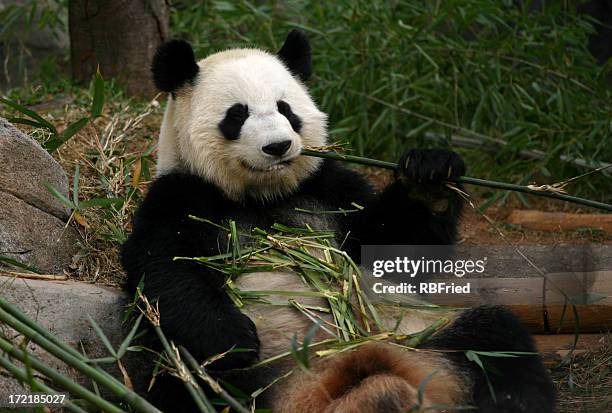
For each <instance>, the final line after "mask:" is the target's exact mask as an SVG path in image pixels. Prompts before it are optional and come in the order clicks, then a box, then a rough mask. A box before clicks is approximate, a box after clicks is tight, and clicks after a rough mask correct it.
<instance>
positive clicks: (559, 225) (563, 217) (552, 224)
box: [506, 209, 612, 233]
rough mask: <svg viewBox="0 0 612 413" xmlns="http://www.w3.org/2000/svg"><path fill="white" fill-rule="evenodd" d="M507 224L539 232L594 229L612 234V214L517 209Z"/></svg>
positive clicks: (509, 217) (507, 220)
mask: <svg viewBox="0 0 612 413" xmlns="http://www.w3.org/2000/svg"><path fill="white" fill-rule="evenodd" d="M506 222H508V223H509V224H513V225H520V226H522V227H525V228H529V229H535V230H538V231H568V230H574V229H579V228H593V229H598V230H602V231H605V232H607V233H612V214H572V213H568V212H543V211H535V210H521V209H515V210H514V211H512V212H511V213H510V215H509V216H508V218H507V219H506Z"/></svg>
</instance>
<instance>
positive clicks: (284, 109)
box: [276, 100, 302, 133]
mask: <svg viewBox="0 0 612 413" xmlns="http://www.w3.org/2000/svg"><path fill="white" fill-rule="evenodd" d="M276 107H277V108H278V112H279V113H280V114H281V115H283V116H284V117H286V118H287V120H288V121H289V123H290V124H291V128H293V130H294V131H295V132H296V133H300V131H301V130H302V119H300V117H299V116H298V115H296V114H295V113H293V111H292V110H291V106H290V105H289V104H288V103H287V102H285V101H284V100H279V101H278V102H276Z"/></svg>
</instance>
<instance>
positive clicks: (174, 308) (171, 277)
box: [121, 174, 259, 369]
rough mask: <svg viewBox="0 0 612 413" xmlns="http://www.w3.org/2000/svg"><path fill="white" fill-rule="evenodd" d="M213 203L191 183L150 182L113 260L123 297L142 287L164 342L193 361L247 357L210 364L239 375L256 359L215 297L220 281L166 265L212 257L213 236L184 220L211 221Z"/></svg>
mask: <svg viewBox="0 0 612 413" xmlns="http://www.w3.org/2000/svg"><path fill="white" fill-rule="evenodd" d="M221 202H223V201H222V199H220V196H219V195H218V194H216V192H215V191H214V190H213V189H211V188H209V187H208V186H207V185H205V184H204V183H203V182H202V181H201V180H199V179H198V178H196V177H192V176H187V175H178V174H172V175H167V176H164V177H162V178H160V179H158V180H157V181H155V182H154V183H153V185H152V187H151V189H150V190H149V193H148V195H147V196H146V198H145V200H144V201H143V203H142V204H141V206H140V208H139V210H138V212H137V215H136V218H135V221H134V229H133V232H132V234H131V235H130V237H129V239H128V240H127V241H126V242H125V244H124V245H123V247H122V251H121V252H122V257H121V258H122V264H123V267H124V269H125V270H126V272H127V276H128V290H129V291H130V293H132V294H133V293H134V292H135V290H136V288H137V286H138V284H139V282H140V281H141V279H142V280H143V284H144V285H143V293H144V295H145V296H146V297H147V298H148V299H149V300H150V301H151V302H154V301H157V302H158V305H159V310H160V315H161V327H162V329H163V331H164V332H165V334H166V335H167V336H168V337H169V339H171V340H173V341H174V342H175V343H176V344H177V345H178V344H180V345H183V346H185V347H186V348H187V349H188V350H189V351H190V352H191V353H192V354H193V355H194V357H196V358H197V359H198V360H200V361H201V360H204V359H205V358H207V357H210V356H212V355H215V354H219V353H222V352H225V351H227V350H230V349H231V348H232V347H236V348H246V349H252V350H254V351H251V352H240V353H232V354H229V355H227V356H226V357H224V358H222V359H221V360H219V361H218V362H216V363H215V367H216V368H219V369H224V368H233V367H239V366H240V367H244V366H246V365H248V364H249V363H250V362H252V361H253V360H255V359H256V358H257V350H258V347H259V342H258V338H257V334H256V331H255V326H254V325H253V323H252V322H251V321H250V319H249V318H248V317H246V316H244V315H243V314H242V313H241V312H240V311H239V310H238V309H237V308H236V307H235V306H234V304H233V303H232V302H231V300H230V298H229V297H228V295H227V294H226V293H225V291H224V290H223V284H224V280H225V279H224V277H223V276H222V274H220V273H218V272H215V271H214V270H212V269H209V268H206V267H204V266H202V265H199V264H197V263H195V262H192V261H186V260H174V257H177V256H181V257H196V256H205V255H213V254H218V253H219V248H218V246H217V231H216V230H215V228H214V227H212V226H211V225H207V224H204V223H199V222H196V221H194V220H192V219H190V218H188V215H189V214H193V215H196V216H199V217H206V218H209V219H211V220H215V218H216V217H217V215H218V212H217V211H216V209H217V207H218V206H220V203H221Z"/></svg>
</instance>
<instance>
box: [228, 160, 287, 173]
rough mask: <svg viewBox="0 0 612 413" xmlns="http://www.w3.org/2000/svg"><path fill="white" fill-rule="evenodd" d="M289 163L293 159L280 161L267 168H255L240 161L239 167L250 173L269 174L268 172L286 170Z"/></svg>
mask: <svg viewBox="0 0 612 413" xmlns="http://www.w3.org/2000/svg"><path fill="white" fill-rule="evenodd" d="M291 162H293V159H287V160H286V161H282V162H278V163H275V164H273V165H270V166H268V167H267V168H259V167H257V166H253V165H251V164H250V163H248V162H246V161H244V160H241V161H240V165H241V166H242V167H243V168H245V169H248V170H249V171H251V172H259V173H270V172H280V171H282V170H284V169H286V168H287V167H288V166H289V165H291Z"/></svg>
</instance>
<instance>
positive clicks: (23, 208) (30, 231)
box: [0, 192, 77, 274]
mask: <svg viewBox="0 0 612 413" xmlns="http://www.w3.org/2000/svg"><path fill="white" fill-rule="evenodd" d="M76 237H77V233H76V231H75V230H74V228H72V227H70V226H66V224H65V223H64V222H63V221H61V220H59V219H58V218H56V217H55V216H53V215H51V214H47V213H46V212H43V211H41V210H40V209H36V208H34V207H33V206H31V205H29V204H27V203H25V202H23V201H22V200H21V199H19V198H17V197H14V196H13V195H11V194H8V193H6V192H0V255H2V256H5V257H9V258H12V259H16V260H18V261H20V262H22V263H27V264H28V265H31V266H34V267H36V268H37V269H39V270H40V271H42V272H45V273H48V274H61V273H62V271H63V269H64V268H66V267H67V266H68V265H70V262H71V259H72V256H73V255H74V254H75V253H76V251H77V246H76V244H75V239H76Z"/></svg>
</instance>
